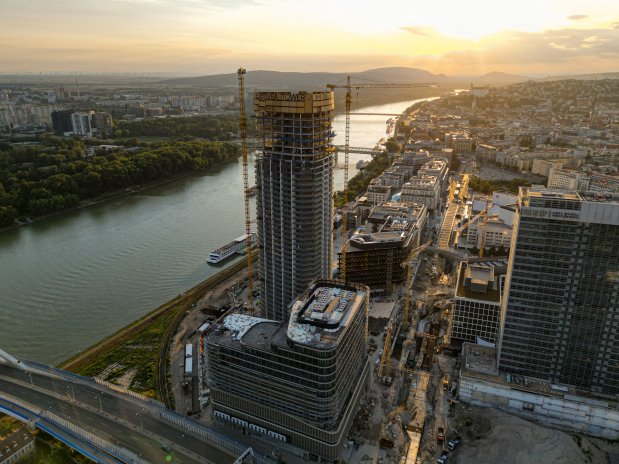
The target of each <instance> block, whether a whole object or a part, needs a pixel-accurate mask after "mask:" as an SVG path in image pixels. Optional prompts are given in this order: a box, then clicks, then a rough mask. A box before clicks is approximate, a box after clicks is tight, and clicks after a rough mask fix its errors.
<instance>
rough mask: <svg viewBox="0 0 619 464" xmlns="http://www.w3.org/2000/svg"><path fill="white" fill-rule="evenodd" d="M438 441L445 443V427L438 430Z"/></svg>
mask: <svg viewBox="0 0 619 464" xmlns="http://www.w3.org/2000/svg"><path fill="white" fill-rule="evenodd" d="M436 441H437V442H439V443H443V442H444V441H445V429H444V428H443V427H439V428H438V432H436Z"/></svg>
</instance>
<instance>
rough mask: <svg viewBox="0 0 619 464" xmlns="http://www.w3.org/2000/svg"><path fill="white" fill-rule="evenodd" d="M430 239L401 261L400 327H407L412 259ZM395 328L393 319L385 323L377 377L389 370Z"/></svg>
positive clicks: (428, 243)
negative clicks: (403, 279)
mask: <svg viewBox="0 0 619 464" xmlns="http://www.w3.org/2000/svg"><path fill="white" fill-rule="evenodd" d="M431 243H432V240H429V241H427V242H426V243H424V244H423V245H421V246H418V247H417V248H413V249H411V251H410V252H409V253H408V257H407V259H406V261H404V262H403V263H402V266H407V267H408V271H407V273H406V301H405V303H404V319H403V320H402V327H404V328H405V329H408V324H409V322H408V309H409V306H410V295H411V287H412V283H413V278H412V277H413V271H412V267H413V261H414V260H415V258H417V256H419V255H420V254H421V253H423V252H424V251H425V249H426V248H428V247H429V246H430V244H431ZM394 328H395V324H394V322H393V320H391V321H389V324H388V325H387V334H386V335H385V346H384V348H383V354H382V356H381V358H380V365H379V367H378V377H379V378H381V377H383V374H384V376H385V377H389V372H390V370H391V339H392V338H393V330H394Z"/></svg>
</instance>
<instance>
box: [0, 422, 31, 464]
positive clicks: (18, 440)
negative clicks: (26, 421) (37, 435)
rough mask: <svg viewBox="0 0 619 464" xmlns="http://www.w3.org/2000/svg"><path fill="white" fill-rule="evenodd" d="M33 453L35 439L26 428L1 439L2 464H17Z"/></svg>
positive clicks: (0, 457)
mask: <svg viewBox="0 0 619 464" xmlns="http://www.w3.org/2000/svg"><path fill="white" fill-rule="evenodd" d="M33 452H34V437H33V436H32V435H31V434H30V433H29V432H28V431H26V429H25V428H20V429H18V430H16V431H14V432H12V433H10V434H9V435H7V436H5V437H0V464H16V463H18V462H21V461H23V460H24V457H26V456H27V455H29V454H31V453H33Z"/></svg>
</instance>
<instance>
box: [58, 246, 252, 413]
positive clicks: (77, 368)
mask: <svg viewBox="0 0 619 464" xmlns="http://www.w3.org/2000/svg"><path fill="white" fill-rule="evenodd" d="M246 266H247V258H245V257H244V258H242V259H240V260H238V261H237V262H235V263H233V264H231V265H229V266H227V267H225V268H223V269H222V270H221V271H219V272H218V273H217V274H215V275H213V276H211V277H209V278H208V279H206V280H204V281H203V282H200V283H199V284H198V285H196V286H194V287H193V288H191V289H190V290H188V291H186V292H185V293H182V294H180V295H178V296H177V297H175V298H173V299H171V300H169V301H168V302H166V303H164V304H163V305H161V306H159V307H158V308H156V309H155V310H153V311H151V312H149V313H148V314H146V315H145V316H143V317H141V318H140V319H138V320H136V321H134V322H132V323H131V324H129V325H127V326H126V327H123V328H121V329H120V330H118V331H117V332H115V333H114V334H112V335H109V336H108V337H106V338H104V339H102V340H100V341H99V342H97V343H95V344H94V345H92V346H91V347H89V348H87V349H85V350H84V351H82V352H80V353H78V354H76V355H74V356H72V357H71V358H69V359H67V360H66V361H64V362H62V363H61V364H60V365H59V366H58V367H60V368H62V369H65V370H68V371H71V372H74V373H76V374H79V375H84V376H87V377H94V376H103V377H105V378H104V380H107V381H114V380H118V379H122V380H121V382H119V383H120V384H121V386H123V387H126V388H129V389H131V390H133V391H136V392H138V393H141V394H144V395H147V396H150V397H157V398H159V399H161V400H162V401H164V402H167V400H168V397H169V393H168V392H167V388H166V385H165V384H166V383H167V382H164V380H163V379H165V378H167V377H168V374H167V363H168V360H167V357H168V356H167V354H168V348H169V345H170V341H171V339H172V337H173V335H174V334H175V333H176V330H177V328H178V326H179V324H180V322H181V321H182V319H183V316H184V315H185V314H186V312H188V311H190V310H191V309H192V308H193V307H194V306H195V304H196V303H197V302H198V301H199V300H200V299H201V298H202V296H203V295H204V294H205V293H206V292H208V291H209V290H212V289H213V288H215V287H216V286H217V285H219V284H220V283H221V282H223V281H225V280H226V279H228V278H230V277H231V276H233V275H235V274H236V273H238V272H240V271H242V270H243V269H244V267H246ZM123 377H125V379H123Z"/></svg>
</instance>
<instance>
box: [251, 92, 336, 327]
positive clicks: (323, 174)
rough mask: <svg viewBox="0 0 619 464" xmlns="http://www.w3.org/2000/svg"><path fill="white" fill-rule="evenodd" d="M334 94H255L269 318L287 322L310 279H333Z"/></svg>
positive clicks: (262, 251) (261, 237)
mask: <svg viewBox="0 0 619 464" xmlns="http://www.w3.org/2000/svg"><path fill="white" fill-rule="evenodd" d="M333 109H334V103H333V93H332V92H312V93H308V92H299V93H291V92H257V93H256V94H255V96H254V110H255V113H256V118H257V123H258V131H259V136H260V137H261V138H262V153H261V154H260V155H259V156H258V158H257V160H256V182H257V185H258V187H259V194H258V210H257V216H258V235H259V245H260V254H261V266H260V267H261V270H260V280H261V288H262V300H263V303H264V309H265V311H264V314H263V315H264V316H265V317H268V318H270V319H274V320H278V321H287V320H288V316H289V311H288V307H289V305H290V304H291V303H292V302H293V301H294V300H295V298H296V297H297V296H298V295H300V294H301V293H303V292H304V291H305V290H306V289H307V286H308V285H309V283H310V282H311V281H312V280H315V279H319V278H328V277H330V261H331V255H332V224H333V167H334V165H335V157H334V154H333V153H332V152H331V151H329V150H328V148H329V146H330V145H331V142H332V138H333V135H334V134H333V130H332V128H331V121H332V119H333Z"/></svg>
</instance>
